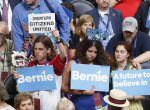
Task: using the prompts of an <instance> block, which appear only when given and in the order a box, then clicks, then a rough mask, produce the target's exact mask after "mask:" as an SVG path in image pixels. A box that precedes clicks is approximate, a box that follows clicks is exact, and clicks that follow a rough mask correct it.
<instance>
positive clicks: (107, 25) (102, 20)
mask: <svg viewBox="0 0 150 110" xmlns="http://www.w3.org/2000/svg"><path fill="white" fill-rule="evenodd" d="M105 15H107V17H108V20H107V23H106V22H104V19H103V18H102V16H101V15H100V21H101V22H102V23H103V24H104V25H105V27H106V30H105V32H107V31H108V27H109V24H110V17H109V15H108V14H105Z"/></svg>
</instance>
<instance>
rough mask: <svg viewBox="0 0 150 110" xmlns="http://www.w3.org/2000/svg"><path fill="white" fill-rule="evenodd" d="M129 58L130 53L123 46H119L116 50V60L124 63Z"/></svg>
mask: <svg viewBox="0 0 150 110" xmlns="http://www.w3.org/2000/svg"><path fill="white" fill-rule="evenodd" d="M128 57H129V53H128V52H127V50H126V49H125V48H124V46H123V45H118V46H117V48H116V50H115V58H116V61H117V62H124V61H125V60H127V59H128Z"/></svg>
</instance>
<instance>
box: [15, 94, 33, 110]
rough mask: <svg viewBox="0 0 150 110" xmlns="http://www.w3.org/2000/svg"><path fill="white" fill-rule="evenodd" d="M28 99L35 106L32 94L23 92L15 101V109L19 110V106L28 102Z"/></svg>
mask: <svg viewBox="0 0 150 110" xmlns="http://www.w3.org/2000/svg"><path fill="white" fill-rule="evenodd" d="M28 99H30V100H31V102H32V104H33V98H32V96H31V94H30V93H28V92H23V93H19V94H18V95H16V96H15V99H14V106H15V108H16V109H19V106H20V104H21V102H23V101H26V100H28Z"/></svg>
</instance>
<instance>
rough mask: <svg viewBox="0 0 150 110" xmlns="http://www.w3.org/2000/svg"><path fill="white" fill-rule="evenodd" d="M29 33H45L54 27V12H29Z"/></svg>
mask: <svg viewBox="0 0 150 110" xmlns="http://www.w3.org/2000/svg"><path fill="white" fill-rule="evenodd" d="M28 26H29V33H47V32H50V31H51V30H54V29H55V13H46V14H29V15H28Z"/></svg>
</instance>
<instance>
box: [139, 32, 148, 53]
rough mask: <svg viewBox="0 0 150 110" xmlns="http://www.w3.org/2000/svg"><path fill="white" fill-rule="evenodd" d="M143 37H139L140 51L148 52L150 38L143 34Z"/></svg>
mask: <svg viewBox="0 0 150 110" xmlns="http://www.w3.org/2000/svg"><path fill="white" fill-rule="evenodd" d="M143 34H144V35H143V36H141V41H140V42H141V45H142V51H143V52H145V51H150V45H149V43H150V37H149V36H148V35H146V34H145V33H143Z"/></svg>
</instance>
